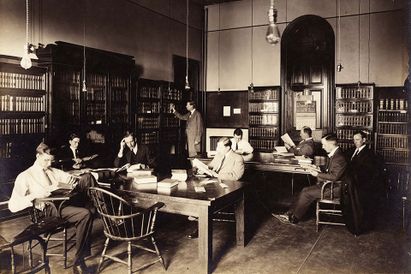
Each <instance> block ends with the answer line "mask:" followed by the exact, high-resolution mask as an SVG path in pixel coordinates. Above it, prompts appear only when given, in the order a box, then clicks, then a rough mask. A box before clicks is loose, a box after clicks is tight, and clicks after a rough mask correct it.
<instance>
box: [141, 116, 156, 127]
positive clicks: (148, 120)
mask: <svg viewBox="0 0 411 274" xmlns="http://www.w3.org/2000/svg"><path fill="white" fill-rule="evenodd" d="M158 127H160V122H159V119H158V118H153V117H138V118H137V128H138V129H144V128H158Z"/></svg>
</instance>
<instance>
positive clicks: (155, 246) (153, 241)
mask: <svg viewBox="0 0 411 274" xmlns="http://www.w3.org/2000/svg"><path fill="white" fill-rule="evenodd" d="M151 242H152V243H153V245H154V248H155V250H156V253H157V256H158V258H159V260H160V262H161V264H162V265H163V267H164V270H167V268H166V265H165V264H164V260H163V257H162V256H161V253H160V250H159V249H158V247H157V244H156V241H155V239H154V237H153V236H151Z"/></svg>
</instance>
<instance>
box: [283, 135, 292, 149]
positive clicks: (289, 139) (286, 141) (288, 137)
mask: <svg viewBox="0 0 411 274" xmlns="http://www.w3.org/2000/svg"><path fill="white" fill-rule="evenodd" d="M281 140H283V142H284V143H286V144H288V145H289V146H291V147H295V144H294V142H293V140H291V137H290V135H288V133H285V134H284V135H281Z"/></svg>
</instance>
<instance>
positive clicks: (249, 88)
mask: <svg viewBox="0 0 411 274" xmlns="http://www.w3.org/2000/svg"><path fill="white" fill-rule="evenodd" d="M253 25H254V0H251V54H250V57H251V60H250V61H251V72H250V75H251V77H250V78H251V79H250V85H249V86H248V91H249V92H254V83H253V80H254V79H253V78H254V52H253V51H254V47H253V46H254V27H253Z"/></svg>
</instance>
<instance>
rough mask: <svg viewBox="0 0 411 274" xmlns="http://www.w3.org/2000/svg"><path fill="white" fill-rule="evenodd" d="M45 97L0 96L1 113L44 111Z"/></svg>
mask: <svg viewBox="0 0 411 274" xmlns="http://www.w3.org/2000/svg"><path fill="white" fill-rule="evenodd" d="M45 101H46V97H45V96H40V97H39V96H30V97H29V96H10V95H3V96H0V110H1V111H45V110H46V102H45Z"/></svg>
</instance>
